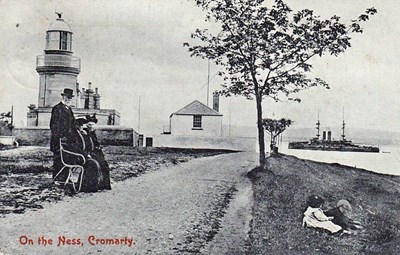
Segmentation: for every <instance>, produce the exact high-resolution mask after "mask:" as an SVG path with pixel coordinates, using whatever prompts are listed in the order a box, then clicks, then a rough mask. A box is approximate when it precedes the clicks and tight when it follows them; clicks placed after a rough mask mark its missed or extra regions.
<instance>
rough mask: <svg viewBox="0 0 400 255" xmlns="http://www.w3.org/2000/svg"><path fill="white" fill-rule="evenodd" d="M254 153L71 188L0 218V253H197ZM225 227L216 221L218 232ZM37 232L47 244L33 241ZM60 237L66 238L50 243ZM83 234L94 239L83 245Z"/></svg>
mask: <svg viewBox="0 0 400 255" xmlns="http://www.w3.org/2000/svg"><path fill="white" fill-rule="evenodd" d="M254 159H255V155H254V154H253V153H233V154H225V155H218V156H214V157H209V158H200V159H194V160H191V161H189V162H186V163H182V164H180V165H176V166H170V167H167V168H162V169H161V170H159V171H157V172H150V173H147V174H145V175H143V176H140V177H138V178H134V179H129V180H126V181H124V182H119V183H116V184H115V185H114V187H113V190H112V191H108V192H100V193H95V194H79V195H78V196H79V197H78V198H77V197H72V198H67V199H64V200H63V201H61V202H59V203H53V204H47V205H45V206H44V209H43V210H39V211H30V212H27V213H26V214H24V215H10V216H7V217H6V218H3V219H0V226H1V230H0V251H1V252H3V253H5V254H13V255H14V254H193V253H199V252H201V250H204V249H208V246H207V245H206V242H207V241H209V240H211V239H212V238H213V237H214V236H215V235H216V233H217V230H218V229H219V227H220V226H221V218H222V216H223V215H224V214H225V213H226V210H225V208H226V205H227V204H228V203H229V202H230V201H231V200H232V199H233V201H238V200H237V197H240V196H236V195H237V194H242V193H241V192H239V193H238V192H237V190H242V188H241V186H240V185H238V183H241V181H243V175H244V174H245V173H246V172H247V171H248V170H250V169H251V168H252V167H253V166H254V162H255V160H254ZM237 208H240V206H238V207H237ZM231 214H232V213H230V211H229V210H228V213H227V215H231ZM233 214H234V213H233ZM226 225H229V223H226V222H225V221H223V222H222V226H223V228H222V229H223V230H224V229H225V227H226ZM220 233H222V232H220ZM21 236H26V237H27V238H29V239H32V242H33V245H30V244H26V245H22V244H21V243H20V241H19V240H20V237H21ZM40 236H44V237H45V238H46V239H47V240H48V239H49V238H50V239H52V240H53V244H51V245H47V246H44V245H39V244H38V238H39V237H40ZM63 236H65V238H67V239H70V240H69V242H68V241H65V243H64V244H63V245H59V246H58V243H59V241H60V240H62V239H63ZM90 236H94V237H93V238H96V239H98V242H99V243H98V244H95V245H91V244H90V242H89V240H88V237H90ZM217 236H218V234H217ZM104 239H112V240H104ZM116 239H119V240H118V241H117V240H116ZM131 239H133V240H134V242H135V244H131V242H130V240H131ZM21 240H22V241H25V240H24V238H22V239H21ZM228 241H229V240H225V242H228ZM91 242H92V243H93V242H96V241H95V240H92V241H91ZM104 242H108V243H109V244H102V243H104ZM111 242H113V243H114V244H110V243H111ZM67 243H69V244H67ZM117 243H119V244H117ZM228 247H229V246H228ZM0 254H1V253H0Z"/></svg>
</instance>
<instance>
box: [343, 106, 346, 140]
mask: <svg viewBox="0 0 400 255" xmlns="http://www.w3.org/2000/svg"><path fill="white" fill-rule="evenodd" d="M345 126H346V124H345V123H344V107H343V122H342V141H343V142H345V141H346V138H345V137H346V136H345V134H344V128H345Z"/></svg>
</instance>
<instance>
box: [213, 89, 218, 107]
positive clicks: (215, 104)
mask: <svg viewBox="0 0 400 255" xmlns="http://www.w3.org/2000/svg"><path fill="white" fill-rule="evenodd" d="M213 110H214V111H217V112H219V94H218V92H214V93H213Z"/></svg>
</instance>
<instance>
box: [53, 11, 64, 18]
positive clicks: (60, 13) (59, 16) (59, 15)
mask: <svg viewBox="0 0 400 255" xmlns="http://www.w3.org/2000/svg"><path fill="white" fill-rule="evenodd" d="M55 13H56V14H57V16H58V18H59V19H61V15H62V14H63V13H62V12H55Z"/></svg>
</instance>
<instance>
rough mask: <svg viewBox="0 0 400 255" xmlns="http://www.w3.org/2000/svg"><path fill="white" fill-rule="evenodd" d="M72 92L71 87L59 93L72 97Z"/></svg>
mask: <svg viewBox="0 0 400 255" xmlns="http://www.w3.org/2000/svg"><path fill="white" fill-rule="evenodd" d="M73 93H74V91H73V90H72V89H64V92H63V93H61V95H62V96H66V97H68V98H73V97H74V95H73Z"/></svg>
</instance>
